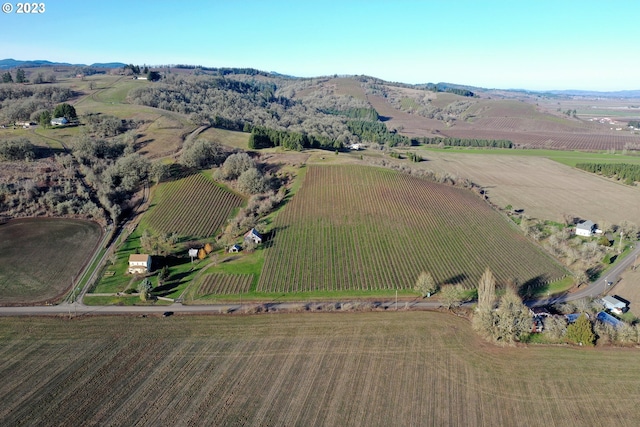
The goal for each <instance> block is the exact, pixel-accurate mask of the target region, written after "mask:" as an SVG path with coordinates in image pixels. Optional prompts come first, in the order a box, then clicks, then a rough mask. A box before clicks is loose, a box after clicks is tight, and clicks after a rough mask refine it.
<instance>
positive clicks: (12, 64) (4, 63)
mask: <svg viewBox="0 0 640 427" xmlns="http://www.w3.org/2000/svg"><path fill="white" fill-rule="evenodd" d="M125 65H126V64H123V63H122V62H107V63H95V64H91V65H87V64H69V63H68V62H51V61H45V60H43V59H36V60H31V61H20V60H17V59H11V58H9V59H0V70H7V69H9V68H16V67H21V68H38V67H53V66H66V67H93V68H122V67H124V66H125Z"/></svg>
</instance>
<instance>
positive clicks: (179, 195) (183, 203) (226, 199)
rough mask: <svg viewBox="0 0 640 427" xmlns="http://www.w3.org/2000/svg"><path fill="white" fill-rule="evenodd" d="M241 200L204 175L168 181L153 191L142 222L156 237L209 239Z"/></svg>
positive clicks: (199, 174) (197, 174)
mask: <svg viewBox="0 0 640 427" xmlns="http://www.w3.org/2000/svg"><path fill="white" fill-rule="evenodd" d="M242 203H244V199H243V198H242V197H241V196H239V195H237V194H235V193H232V192H230V191H228V190H226V189H224V188H222V187H221V186H220V185H218V184H216V183H215V182H214V181H213V180H211V179H210V178H209V177H207V176H205V175H204V173H196V174H193V175H190V176H188V177H186V178H182V179H179V180H175V181H168V182H165V183H162V184H160V186H159V187H158V188H157V189H156V193H155V196H154V198H153V202H152V204H151V206H150V207H149V210H148V212H147V213H146V214H145V216H144V217H143V218H142V221H143V223H144V224H145V226H147V227H148V228H150V229H151V230H152V231H153V232H156V233H177V234H178V235H180V236H182V237H184V238H192V239H195V238H201V237H209V236H211V235H213V234H214V233H215V232H216V231H217V230H218V229H219V228H220V227H221V226H222V225H223V224H224V222H225V221H226V220H227V219H228V218H229V216H230V215H231V214H232V212H233V211H234V209H236V208H238V207H240V206H241V205H242Z"/></svg>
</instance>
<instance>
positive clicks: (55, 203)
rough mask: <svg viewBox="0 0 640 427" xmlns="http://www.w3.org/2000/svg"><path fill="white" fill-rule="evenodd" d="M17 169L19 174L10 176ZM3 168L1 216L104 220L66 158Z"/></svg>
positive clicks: (71, 160)
mask: <svg viewBox="0 0 640 427" xmlns="http://www.w3.org/2000/svg"><path fill="white" fill-rule="evenodd" d="M16 167H19V170H20V172H21V173H12V172H10V171H11V170H13V169H15V168H16ZM2 168H3V172H4V173H3V178H4V180H5V183H0V213H3V214H5V215H9V216H11V217H22V216H38V215H59V216H81V217H84V218H93V219H95V220H98V221H101V220H103V219H104V211H103V210H102V208H100V206H98V204H97V203H96V202H95V201H94V200H93V198H92V196H91V193H90V192H89V191H88V190H87V188H86V187H85V185H84V183H83V182H82V180H81V179H80V178H79V176H78V173H77V167H76V165H75V162H74V161H73V158H72V157H71V156H69V155H61V156H56V157H55V158H47V159H41V160H35V161H33V162H30V163H20V164H19V165H16V164H15V163H13V164H11V165H9V164H4V165H2ZM35 177H38V178H37V179H38V180H37V181H36V180H35V179H34V178H35Z"/></svg>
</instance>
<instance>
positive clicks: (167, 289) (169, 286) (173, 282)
mask: <svg viewBox="0 0 640 427" xmlns="http://www.w3.org/2000/svg"><path fill="white" fill-rule="evenodd" d="M189 274H191V272H190V271H183V272H182V273H177V274H173V275H171V276H169V279H168V280H167V281H166V282H165V283H164V284H163V285H160V286H157V287H155V288H154V289H153V295H155V296H158V297H164V296H166V295H169V294H170V293H171V292H173V291H175V290H176V288H177V287H178V286H180V285H181V284H183V283H185V282H186V280H184V279H185V278H186V277H187V276H189Z"/></svg>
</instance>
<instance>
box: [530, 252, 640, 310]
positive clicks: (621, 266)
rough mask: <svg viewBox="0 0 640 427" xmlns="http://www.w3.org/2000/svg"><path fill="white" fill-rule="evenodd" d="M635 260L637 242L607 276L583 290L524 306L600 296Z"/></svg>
mask: <svg viewBox="0 0 640 427" xmlns="http://www.w3.org/2000/svg"><path fill="white" fill-rule="evenodd" d="M637 258H640V244H638V242H636V244H635V247H634V248H633V250H632V251H631V252H630V253H629V254H628V255H627V256H626V257H625V258H624V259H623V260H622V261H620V262H619V263H617V264H616V265H615V266H614V267H613V268H612V269H611V270H609V271H608V272H607V274H605V275H604V277H601V278H599V279H598V280H595V281H593V282H591V283H590V284H589V286H585V287H584V288H583V289H580V290H578V291H576V292H573V293H571V294H566V295H560V296H557V297H553V298H548V299H539V300H532V301H526V304H527V305H528V306H530V307H540V306H545V305H553V304H556V303H563V302H567V301H575V300H578V299H580V298H585V297H597V296H598V295H602V294H604V293H605V292H606V291H607V288H608V286H607V282H612V283H616V282H617V281H618V279H619V278H620V275H621V274H622V273H623V272H624V271H625V270H626V269H627V268H629V267H630V266H631V265H633V264H634V263H635V262H636V259H637Z"/></svg>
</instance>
